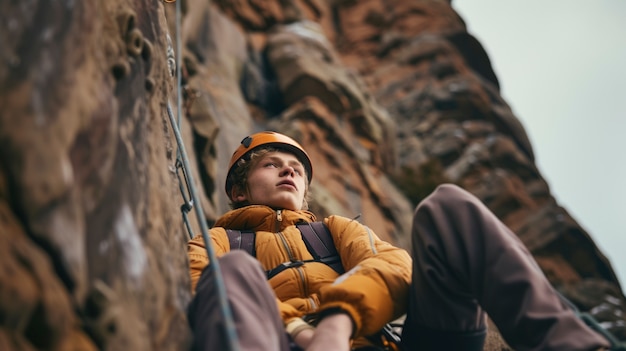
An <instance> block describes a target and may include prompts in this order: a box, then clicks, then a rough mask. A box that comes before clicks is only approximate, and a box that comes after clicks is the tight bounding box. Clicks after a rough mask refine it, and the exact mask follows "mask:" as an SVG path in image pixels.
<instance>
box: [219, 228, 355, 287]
mask: <svg viewBox="0 0 626 351" xmlns="http://www.w3.org/2000/svg"><path fill="white" fill-rule="evenodd" d="M296 227H297V228H298V230H299V231H300V234H301V235H302V239H303V240H304V244H305V245H306V248H307V250H309V253H310V254H311V255H312V256H313V260H312V261H295V262H285V263H281V264H279V265H278V266H276V267H274V268H272V269H270V270H268V271H267V272H265V273H266V275H267V279H270V278H272V277H273V276H275V275H276V274H278V273H280V272H282V271H284V270H285V269H288V268H294V267H299V266H302V265H303V264H304V263H306V262H321V263H324V264H325V265H327V266H329V267H330V268H332V269H333V270H334V271H335V272H337V273H338V274H340V275H341V274H343V273H344V272H345V270H344V268H343V265H342V264H341V257H340V256H339V253H338V252H337V249H336V248H335V244H334V242H333V237H332V235H331V234H330V232H329V231H328V228H327V227H326V225H324V223H322V222H313V223H298V224H296ZM226 234H227V235H228V242H229V243H230V249H231V250H244V251H245V252H247V253H248V254H250V256H252V257H256V247H255V243H254V242H255V239H256V236H255V235H256V234H255V233H254V231H251V230H243V231H242V230H235V229H226Z"/></svg>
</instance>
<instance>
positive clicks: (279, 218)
mask: <svg viewBox="0 0 626 351" xmlns="http://www.w3.org/2000/svg"><path fill="white" fill-rule="evenodd" d="M282 221H283V212H282V210H276V234H278V237H279V238H280V240H281V241H282V243H283V246H284V247H285V250H286V251H287V255H288V256H289V261H291V262H294V261H295V257H294V256H293V252H292V251H291V249H290V248H289V244H288V243H287V238H285V235H283V232H281V231H280V222H282ZM296 271H297V272H298V275H299V276H300V281H301V282H302V290H303V293H304V296H308V295H309V294H308V290H309V288H308V284H307V281H306V277H305V275H304V270H303V269H302V267H297V268H296Z"/></svg>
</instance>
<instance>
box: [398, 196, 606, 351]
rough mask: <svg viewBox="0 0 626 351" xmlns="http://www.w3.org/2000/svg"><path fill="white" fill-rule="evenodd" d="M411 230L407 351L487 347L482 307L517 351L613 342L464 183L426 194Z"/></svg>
mask: <svg viewBox="0 0 626 351" xmlns="http://www.w3.org/2000/svg"><path fill="white" fill-rule="evenodd" d="M412 236H413V237H412V240H413V244H412V250H413V252H412V253H413V257H414V261H413V262H414V263H413V265H414V266H413V284H412V291H411V300H410V302H409V315H408V318H407V322H408V325H406V324H405V331H406V332H405V333H404V335H403V344H404V342H407V343H408V344H407V350H410V349H413V348H415V349H417V346H419V345H422V344H423V345H426V346H425V348H424V350H429V348H428V345H434V346H438V347H437V349H441V348H440V346H441V342H444V343H445V342H449V343H454V342H468V343H470V344H471V343H473V342H475V343H477V345H476V346H475V348H474V349H475V350H482V346H481V345H482V342H483V341H482V340H480V338H481V337H480V335H481V333H482V334H484V330H485V316H484V312H483V309H484V311H487V313H488V314H489V316H490V317H491V319H492V320H493V321H494V322H495V324H496V325H497V326H498V329H499V330H500V332H501V333H502V335H503V337H504V339H505V340H506V341H507V342H508V343H509V345H510V346H511V347H513V348H514V349H516V350H572V351H573V350H595V349H598V348H599V347H602V346H608V341H607V340H605V339H604V338H603V337H601V336H600V335H599V334H597V333H595V332H593V331H592V330H591V329H589V328H588V327H587V326H586V325H585V324H584V323H583V322H582V321H581V320H580V319H579V318H578V317H576V316H575V315H574V313H573V312H572V311H571V310H570V309H569V308H567V307H566V306H565V305H564V304H563V302H562V301H561V300H560V298H559V296H558V295H557V294H556V293H555V291H554V290H553V288H552V286H551V285H550V283H549V282H548V281H547V279H546V278H545V276H544V275H543V273H542V272H541V270H540V269H539V267H538V266H537V264H536V262H535V261H534V259H533V257H532V256H531V254H530V253H529V252H528V250H527V249H526V248H525V246H524V245H523V243H522V242H521V241H520V240H519V239H518V238H517V236H516V235H515V234H514V233H513V232H511V231H510V230H509V229H508V228H507V227H506V226H505V225H504V224H503V223H502V222H500V221H499V220H498V219H497V218H496V217H495V215H493V213H492V212H491V211H489V209H487V207H486V206H484V205H483V204H482V203H481V202H480V201H479V200H478V199H477V198H476V197H474V196H472V195H471V194H469V193H468V192H466V191H464V190H462V189H461V188H459V187H457V186H454V185H442V186H440V187H438V188H437V189H436V190H435V191H434V192H433V194H431V195H430V196H429V197H428V198H426V199H425V200H424V201H423V202H422V203H421V204H420V205H419V206H418V207H417V209H416V212H415V216H414V222H413V233H412ZM483 338H484V336H483ZM433 349H434V348H433ZM460 349H465V350H467V349H469V348H460ZM420 350H422V349H420Z"/></svg>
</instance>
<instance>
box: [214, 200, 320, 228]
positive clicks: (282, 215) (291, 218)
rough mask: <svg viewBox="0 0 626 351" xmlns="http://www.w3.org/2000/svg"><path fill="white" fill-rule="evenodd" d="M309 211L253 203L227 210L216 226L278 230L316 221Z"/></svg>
mask: <svg viewBox="0 0 626 351" xmlns="http://www.w3.org/2000/svg"><path fill="white" fill-rule="evenodd" d="M314 221H315V215H314V214H313V213H311V212H309V211H304V210H300V211H293V210H275V209H273V208H271V207H268V206H263V205H251V206H246V207H242V208H239V209H236V210H232V211H228V212H226V213H225V214H224V215H223V216H222V217H220V218H219V219H218V220H217V221H216V222H215V226H216V227H223V228H226V229H236V230H254V231H268V232H277V231H282V230H284V229H285V228H286V227H288V226H291V225H294V224H296V223H299V222H314Z"/></svg>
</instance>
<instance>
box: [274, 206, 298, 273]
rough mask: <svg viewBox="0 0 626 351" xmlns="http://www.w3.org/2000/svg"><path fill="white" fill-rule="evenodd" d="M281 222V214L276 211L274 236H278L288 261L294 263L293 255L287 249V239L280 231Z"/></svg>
mask: <svg viewBox="0 0 626 351" xmlns="http://www.w3.org/2000/svg"><path fill="white" fill-rule="evenodd" d="M282 221H283V212H282V210H277V211H276V235H278V237H279V238H280V241H282V243H283V247H284V248H285V251H287V256H288V257H289V261H291V262H293V261H294V257H293V253H292V252H291V249H290V248H289V245H288V244H287V239H286V238H285V236H284V235H283V232H281V231H280V222H282Z"/></svg>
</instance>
